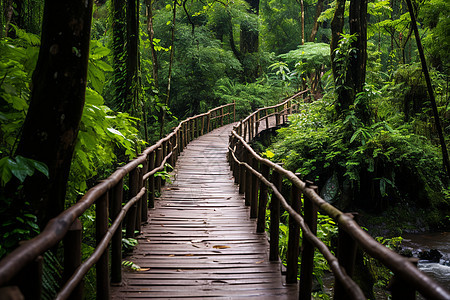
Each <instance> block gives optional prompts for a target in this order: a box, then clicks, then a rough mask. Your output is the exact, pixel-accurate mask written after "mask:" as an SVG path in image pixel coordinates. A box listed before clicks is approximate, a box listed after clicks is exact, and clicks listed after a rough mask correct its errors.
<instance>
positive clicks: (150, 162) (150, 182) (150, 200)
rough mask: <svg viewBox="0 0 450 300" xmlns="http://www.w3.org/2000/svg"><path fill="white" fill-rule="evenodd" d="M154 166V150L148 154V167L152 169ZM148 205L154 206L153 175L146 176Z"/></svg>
mask: <svg viewBox="0 0 450 300" xmlns="http://www.w3.org/2000/svg"><path fill="white" fill-rule="evenodd" d="M154 168H155V151H152V152H150V153H149V154H148V169H149V171H152V170H153V169H154ZM148 207H149V208H154V207H155V175H152V176H150V177H149V178H148Z"/></svg>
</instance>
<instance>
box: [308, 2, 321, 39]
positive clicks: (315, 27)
mask: <svg viewBox="0 0 450 300" xmlns="http://www.w3.org/2000/svg"><path fill="white" fill-rule="evenodd" d="M323 1H324V0H317V5H316V14H315V15H314V23H313V28H312V30H311V35H310V36H309V39H308V40H309V41H310V42H314V40H315V39H316V34H317V31H318V30H319V22H317V20H318V19H319V17H320V14H321V13H322V10H323Z"/></svg>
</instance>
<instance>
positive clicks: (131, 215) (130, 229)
mask: <svg viewBox="0 0 450 300" xmlns="http://www.w3.org/2000/svg"><path fill="white" fill-rule="evenodd" d="M138 180H139V169H138V168H134V169H133V170H132V171H131V172H130V174H129V184H128V186H129V188H130V189H129V191H128V200H130V199H131V198H133V197H134V196H136V194H137V193H138V184H139V183H138ZM136 214H137V205H136V203H135V204H134V205H133V206H132V207H130V210H129V211H128V215H127V229H126V236H127V238H134V236H135V234H134V231H135V230H136Z"/></svg>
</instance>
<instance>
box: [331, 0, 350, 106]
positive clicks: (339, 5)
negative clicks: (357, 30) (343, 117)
mask: <svg viewBox="0 0 450 300" xmlns="http://www.w3.org/2000/svg"><path fill="white" fill-rule="evenodd" d="M344 11H345V0H336V7H335V10H334V16H333V20H331V43H330V51H331V53H330V57H331V68H332V70H333V77H334V81H335V82H337V80H338V78H339V75H340V70H339V69H338V67H337V64H336V61H335V58H336V51H337V50H338V47H339V40H340V39H341V34H342V30H343V29H344ZM343 92H345V89H344V91H343ZM336 93H337V94H338V103H337V105H336V111H337V112H338V113H341V112H342V111H344V110H345V109H347V108H348V106H349V105H350V104H348V103H345V102H344V101H343V99H347V97H346V95H342V93H341V92H340V89H338V88H337V84H336Z"/></svg>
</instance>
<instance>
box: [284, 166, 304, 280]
mask: <svg viewBox="0 0 450 300" xmlns="http://www.w3.org/2000/svg"><path fill="white" fill-rule="evenodd" d="M296 175H297V174H296ZM290 205H291V207H292V208H293V209H294V211H295V212H296V213H300V211H301V206H302V202H301V194H300V192H299V189H298V187H297V186H296V185H294V184H293V185H292V187H291V203H290ZM299 250H300V224H298V223H297V222H295V220H294V218H293V217H292V216H291V215H289V240H288V250H287V266H286V267H287V270H286V283H297V274H298V255H299Z"/></svg>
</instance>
